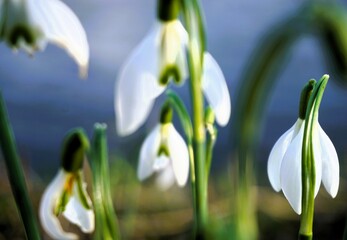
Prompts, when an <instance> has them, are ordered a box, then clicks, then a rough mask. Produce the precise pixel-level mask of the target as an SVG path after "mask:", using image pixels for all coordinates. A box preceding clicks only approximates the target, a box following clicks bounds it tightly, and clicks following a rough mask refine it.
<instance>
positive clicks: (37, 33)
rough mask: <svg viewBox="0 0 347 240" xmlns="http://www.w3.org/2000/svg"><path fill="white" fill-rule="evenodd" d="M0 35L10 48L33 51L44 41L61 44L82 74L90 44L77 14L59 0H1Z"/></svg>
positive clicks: (84, 72) (42, 47)
mask: <svg viewBox="0 0 347 240" xmlns="http://www.w3.org/2000/svg"><path fill="white" fill-rule="evenodd" d="M0 30H1V31H0V38H1V39H2V40H4V41H5V42H7V44H8V45H9V46H10V47H11V48H13V49H15V50H16V49H19V48H22V49H24V50H25V51H26V52H27V53H29V54H30V55H32V54H33V53H34V52H35V51H37V50H43V49H44V48H45V46H46V44H47V42H51V43H54V44H56V45H58V46H60V47H62V48H64V49H65V50H66V51H67V52H68V54H69V55H70V56H71V57H72V58H74V60H75V61H76V62H77V63H78V65H79V68H80V75H81V76H85V75H86V74H87V69H88V61H89V46H88V42H87V37H86V33H85V31H84V29H83V27H82V25H81V23H80V21H79V20H78V18H77V17H76V15H75V14H74V13H73V12H72V11H71V9H70V8H69V7H67V6H66V5H65V4H64V3H63V2H61V1H60V0H3V1H1V3H0Z"/></svg>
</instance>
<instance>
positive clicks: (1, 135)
mask: <svg viewBox="0 0 347 240" xmlns="http://www.w3.org/2000/svg"><path fill="white" fill-rule="evenodd" d="M0 145H1V148H2V152H3V156H4V160H5V165H6V170H7V175H8V178H9V181H10V184H11V189H12V193H13V196H14V198H15V201H16V205H17V209H18V211H19V213H20V216H21V219H22V222H23V225H24V228H25V233H26V237H27V238H28V239H33V240H36V239H40V232H39V228H38V224H37V218H36V214H35V213H34V211H33V206H32V202H31V200H30V197H29V193H28V189H27V186H26V182H25V176H24V171H23V168H22V165H21V163H20V159H19V156H18V153H17V147H16V142H15V138H14V134H13V130H12V127H11V123H10V121H9V117H8V114H7V109H6V106H5V102H4V99H3V97H2V94H1V92H0Z"/></svg>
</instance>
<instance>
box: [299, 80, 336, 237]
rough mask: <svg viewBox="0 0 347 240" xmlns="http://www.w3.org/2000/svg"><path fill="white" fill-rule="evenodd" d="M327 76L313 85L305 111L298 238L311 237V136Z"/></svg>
mask: <svg viewBox="0 0 347 240" xmlns="http://www.w3.org/2000/svg"><path fill="white" fill-rule="evenodd" d="M328 79H329V76H328V75H324V76H323V77H322V78H321V80H320V81H319V82H318V83H317V84H316V85H315V87H314V89H313V93H312V94H311V97H310V100H309V103H308V105H307V111H306V117H305V119H306V122H305V131H304V138H303V143H302V144H303V145H302V215H301V223H300V230H299V238H300V237H301V236H302V237H311V238H312V226H313V215H314V190H315V184H316V182H315V180H316V171H315V161H314V151H313V144H314V142H313V138H314V137H315V136H314V135H315V134H318V133H317V132H316V129H317V126H316V125H317V123H318V111H319V106H320V103H321V101H322V97H323V93H324V90H325V87H326V84H327V82H328Z"/></svg>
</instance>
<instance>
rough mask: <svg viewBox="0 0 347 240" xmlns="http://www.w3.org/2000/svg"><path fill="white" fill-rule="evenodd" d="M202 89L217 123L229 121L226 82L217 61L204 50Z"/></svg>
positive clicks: (228, 100) (228, 96)
mask: <svg viewBox="0 0 347 240" xmlns="http://www.w3.org/2000/svg"><path fill="white" fill-rule="evenodd" d="M201 84H202V90H203V91H204V93H205V96H206V98H207V100H208V102H209V104H210V105H211V107H212V109H213V110H214V112H215V115H216V121H217V122H218V124H219V125H221V126H225V125H227V124H228V122H229V118H230V112H231V103H230V95H229V90H228V86H227V83H226V81H225V78H224V75H223V72H222V70H221V69H220V67H219V65H218V63H217V62H216V61H215V60H214V59H213V57H212V56H211V54H209V53H208V52H205V54H204V67H203V76H202V82H201Z"/></svg>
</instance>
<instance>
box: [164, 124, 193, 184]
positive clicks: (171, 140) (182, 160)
mask: <svg viewBox="0 0 347 240" xmlns="http://www.w3.org/2000/svg"><path fill="white" fill-rule="evenodd" d="M168 148H169V153H170V158H171V163H172V167H173V171H174V173H175V177H176V181H177V183H178V185H179V186H184V185H185V184H186V182H187V179H188V173H189V154H188V147H187V144H186V143H185V141H184V139H183V138H182V137H181V135H180V134H179V133H178V132H177V131H176V129H175V128H174V126H173V125H172V124H170V126H169V130H168Z"/></svg>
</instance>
